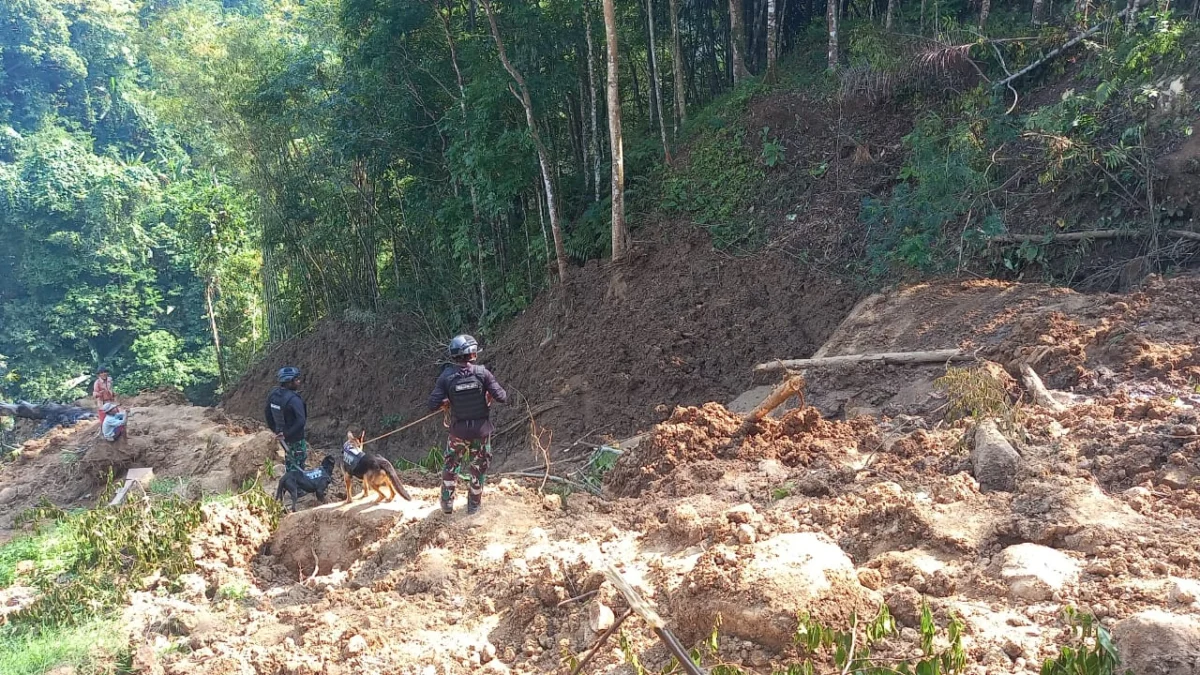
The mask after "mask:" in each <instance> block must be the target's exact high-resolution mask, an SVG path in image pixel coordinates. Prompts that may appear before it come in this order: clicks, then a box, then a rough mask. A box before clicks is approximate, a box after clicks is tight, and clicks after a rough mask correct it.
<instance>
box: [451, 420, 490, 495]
mask: <svg viewBox="0 0 1200 675" xmlns="http://www.w3.org/2000/svg"><path fill="white" fill-rule="evenodd" d="M467 453H470V455H471V462H470V464H469V465H468V467H467V468H468V471H469V472H470V474H471V487H470V489H469V490H468V492H467V508H468V509H477V508H479V503H480V501H481V500H482V499H483V484H484V482H485V481H486V480H487V471H488V465H489V464H491V462H492V437H491V436H488V437H486V438H480V439H477V440H474V441H468V440H465V439H462V438H457V437H455V436H451V437H450V438H449V440H448V441H447V442H446V449H445V451H443V453H442V459H443V460H445V461H444V463H443V464H442V504H443V505H446V504H451V503H453V502H454V488H455V487H456V484H457V481H458V467H459V465H460V464H462V461H463V459H464V458H465V457H466V456H467Z"/></svg>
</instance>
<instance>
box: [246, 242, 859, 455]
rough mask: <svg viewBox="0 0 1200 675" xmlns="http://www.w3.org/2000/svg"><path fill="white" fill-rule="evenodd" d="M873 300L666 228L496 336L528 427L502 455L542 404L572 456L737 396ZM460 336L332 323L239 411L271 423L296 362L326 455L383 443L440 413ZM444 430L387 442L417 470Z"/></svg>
mask: <svg viewBox="0 0 1200 675" xmlns="http://www.w3.org/2000/svg"><path fill="white" fill-rule="evenodd" d="M858 294H859V291H858V290H857V289H855V288H853V287H852V286H851V284H850V283H848V282H840V281H831V280H830V279H828V278H827V277H821V276H818V275H816V274H815V273H812V272H806V271H805V269H804V268H803V267H802V266H800V265H798V264H797V262H796V261H795V260H793V259H792V258H789V257H787V256H785V255H783V254H777V253H767V254H762V255H759V256H754V257H745V258H732V257H729V256H727V255H725V254H722V253H720V252H717V251H714V250H713V248H712V246H711V244H709V243H708V242H707V240H706V238H705V237H703V236H702V235H700V234H699V233H697V232H696V231H694V230H692V229H690V228H685V227H682V226H673V227H666V228H664V229H663V230H662V231H661V232H658V233H656V235H655V239H653V240H652V241H647V242H644V243H642V244H640V245H639V246H638V247H637V249H636V251H635V252H634V254H633V257H632V260H631V262H630V264H629V265H627V266H622V267H621V268H620V269H616V270H614V269H610V268H608V267H606V266H602V265H599V264H597V263H591V264H589V265H587V266H585V267H583V268H581V269H576V270H573V277H572V279H571V282H570V284H569V286H568V288H567V289H565V291H563V292H560V293H556V294H546V295H545V296H543V297H540V298H539V299H538V300H537V301H535V302H534V304H533V305H532V306H530V307H529V308H528V309H527V310H526V311H525V312H524V313H523V314H522V315H520V316H519V317H517V318H516V319H514V320H513V321H512V322H511V323H510V324H509V325H508V326H507V327H506V328H505V329H504V330H503V332H502V333H501V334H500V335H498V336H496V337H495V338H494V339H487V340H485V341H484V342H485V344H484V353H483V356H482V361H483V362H484V363H485V365H487V366H488V367H489V368H491V369H492V370H493V371H494V372H495V373H496V375H497V377H498V378H499V379H500V381H501V383H503V384H504V385H505V386H507V387H508V388H509V390H510V393H512V394H514V402H515V405H510V406H507V407H500V408H497V409H496V415H497V420H498V427H499V428H501V429H504V428H505V427H506V426H507V425H508V424H510V423H514V422H516V423H517V426H516V427H514V429H513V430H512V431H510V432H507V433H503V434H501V435H499V436H498V437H497V439H496V444H497V447H498V449H500V450H501V455H500V458H501V459H503V457H504V451H505V450H508V449H511V448H513V447H516V446H524V445H525V441H526V439H525V437H524V434H523V433H522V431H523V430H524V428H525V425H523V424H520V420H522V419H523V418H525V417H526V414H527V408H526V404H529V405H530V406H533V407H535V408H536V407H539V406H543V405H545V406H554V407H553V408H552V409H549V410H546V411H545V412H543V413H541V414H540V415H539V416H538V421H539V423H540V424H542V425H543V427H544V428H546V429H548V430H549V431H551V432H553V442H554V444H555V445H556V446H559V447H562V446H566V445H570V444H572V443H574V442H575V441H576V440H580V439H584V440H596V439H597V438H599V437H602V436H613V437H616V438H621V437H624V436H627V435H630V434H632V433H634V432H636V431H638V430H640V429H644V428H646V427H648V426H649V425H650V424H653V423H655V422H659V421H662V419H663V418H664V417H665V414H666V413H667V412H668V411H669V410H670V409H671V407H674V406H676V405H683V406H688V405H700V404H703V403H705V402H707V401H713V400H717V401H725V400H729V399H731V398H732V397H733V396H735V395H737V394H738V393H740V392H741V391H742V390H743V389H745V388H746V386H748V385H749V384H750V381H751V376H750V366H751V365H752V364H753V363H754V362H755V361H756V360H767V359H769V358H780V357H784V358H789V357H796V356H804V355H807V354H810V353H811V352H812V351H813V350H815V349H816V348H817V347H819V346H820V344H821V343H822V342H823V341H824V340H825V338H826V337H827V336H828V335H829V334H830V333H831V332H833V330H834V329H835V328H836V327H837V325H838V322H839V321H840V320H841V318H842V317H843V316H844V315H845V313H846V312H847V311H849V309H850V307H851V306H852V305H853V303H854V301H855V300H856V299H857V297H858ZM416 335H419V336H420V337H419V338H416V337H414V336H416ZM448 337H449V336H445V335H426V334H425V333H424V330H423V329H418V328H417V324H416V323H414V322H410V321H408V320H405V319H402V318H397V319H395V320H393V321H391V322H387V323H381V324H379V325H376V326H366V325H362V324H346V323H341V322H333V321H331V322H325V323H322V324H320V325H319V326H318V327H317V328H316V330H315V331H314V332H313V333H312V334H310V335H308V336H305V337H303V338H299V339H297V340H293V341H291V342H288V343H285V344H282V345H279V346H278V347H276V348H275V350H274V351H273V352H271V353H270V354H269V355H268V357H267V358H266V359H264V360H263V361H262V362H261V363H260V364H258V365H257V366H255V367H254V368H253V369H251V371H250V372H249V373H247V375H246V376H245V377H244V378H243V380H242V382H241V383H240V384H239V385H238V386H237V387H236V388H235V389H234V390H233V391H232V392H231V393H230V394H229V395H228V396H226V397H225V399H224V402H223V406H224V408H225V409H226V410H229V411H230V412H233V413H236V414H238V415H242V416H246V417H252V418H255V419H257V418H259V417H261V416H262V406H263V400H264V398H265V396H266V394H267V391H268V390H269V389H270V387H271V386H272V385H273V382H274V375H275V371H276V369H278V368H279V367H280V366H282V365H285V364H294V365H298V366H300V367H301V368H302V369H304V371H305V372H306V373H307V380H308V381H307V383H306V385H305V390H304V395H305V399H306V401H307V402H308V405H309V413H310V415H311V420H312V423H311V425H312V431H313V438H314V439H315V441H316V442H317V443H318V444H325V445H332V444H334V443H335V442H336V443H340V439H341V437H342V434H344V433H345V431H346V429H347V428H351V427H353V428H362V427H363V426H366V427H367V428H368V429H369V430H370V432H371V433H374V432H376V431H382V430H384V427H395V426H399V425H400V424H401V423H402V421H403V420H404V419H415V418H416V417H419V416H420V415H423V414H424V405H425V400H426V397H427V396H428V395H429V390H430V389H431V388H432V384H433V381H434V378H435V377H436V375H437V372H438V370H437V365H436V364H437V361H438V359H439V358H440V357H441V354H440V352H439V351H438V348H437V347H436V345H437V344H438V343H439V342H442V343H444V341H445V340H446V339H448ZM397 354H401V355H405V354H409V355H415V356H411V357H410V356H400V357H397ZM516 429H521V430H522V431H517V430H516ZM443 433H444V430H443V429H442V428H441V427H440V426H439V425H438V424H437V423H436V422H430V423H427V424H424V425H420V426H418V427H417V428H415V429H413V430H412V431H406V432H403V433H401V434H397V435H396V436H394V437H391V438H389V439H386V440H385V441H382V442H381V443H380V444H379V446H377V447H378V448H379V449H381V450H382V451H383V452H384V453H385V454H388V455H390V456H393V457H395V456H403V457H405V458H408V459H414V458H416V457H417V456H418V455H423V454H424V453H425V452H427V451H428V449H429V447H431V446H433V445H437V444H440V443H441V442H442V440H443ZM584 437H586V438H584ZM527 459H528V458H527V457H526V458H522V460H521V461H523V462H525V461H526V460H527Z"/></svg>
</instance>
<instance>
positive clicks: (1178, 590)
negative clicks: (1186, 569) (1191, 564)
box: [1167, 578, 1200, 605]
mask: <svg viewBox="0 0 1200 675" xmlns="http://www.w3.org/2000/svg"><path fill="white" fill-rule="evenodd" d="M1167 598H1169V599H1170V600H1171V602H1174V603H1178V604H1180V605H1191V604H1195V603H1196V601H1197V600H1200V581H1196V580H1195V579H1179V578H1172V579H1171V583H1170V585H1168V587H1167Z"/></svg>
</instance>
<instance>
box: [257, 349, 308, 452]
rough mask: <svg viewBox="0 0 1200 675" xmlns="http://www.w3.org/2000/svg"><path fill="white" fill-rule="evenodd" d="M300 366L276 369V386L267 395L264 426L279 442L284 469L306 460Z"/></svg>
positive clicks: (305, 415)
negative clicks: (282, 453) (273, 433)
mask: <svg viewBox="0 0 1200 675" xmlns="http://www.w3.org/2000/svg"><path fill="white" fill-rule="evenodd" d="M299 388H300V369H299V368H293V367H292V366H287V367H284V368H280V369H279V386H278V387H275V388H274V389H272V390H271V393H270V395H268V396H267V408H266V418H267V426H268V427H270V429H271V431H274V432H275V438H277V439H279V440H280V441H281V442H282V443H283V447H284V449H285V450H286V453H285V455H284V460H283V461H284V466H285V467H286V468H285V471H292V470H293V469H295V470H298V471H302V470H304V461H305V460H306V459H308V441H307V440H305V437H304V425H305V424H306V423H307V422H308V407H307V406H306V405H304V399H302V398H300V394H299V393H297V391H296V390H297V389H299Z"/></svg>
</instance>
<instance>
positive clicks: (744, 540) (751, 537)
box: [735, 523, 758, 544]
mask: <svg viewBox="0 0 1200 675" xmlns="http://www.w3.org/2000/svg"><path fill="white" fill-rule="evenodd" d="M735 534H736V536H737V540H738V543H741V544H753V543H754V542H755V541H756V540H757V539H758V534H757V533H756V532H755V531H754V528H753V527H751V526H750V525H749V524H747V523H742V524H740V525H738V526H737V530H736V531H735Z"/></svg>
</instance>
